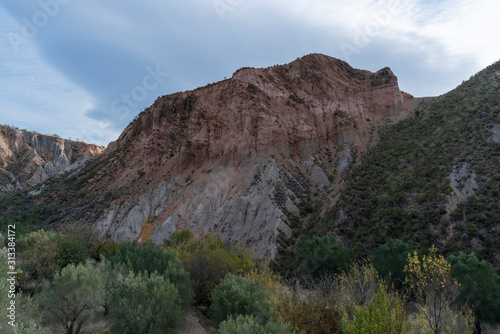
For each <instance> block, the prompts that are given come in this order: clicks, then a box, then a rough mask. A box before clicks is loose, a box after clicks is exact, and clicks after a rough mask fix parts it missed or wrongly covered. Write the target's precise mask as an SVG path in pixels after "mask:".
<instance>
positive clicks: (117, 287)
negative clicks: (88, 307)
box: [107, 272, 184, 334]
mask: <svg viewBox="0 0 500 334" xmlns="http://www.w3.org/2000/svg"><path fill="white" fill-rule="evenodd" d="M181 302H182V301H181V298H180V296H179V294H178V292H177V289H176V288H175V286H174V285H173V284H172V283H170V282H169V281H168V280H167V279H166V278H165V277H163V276H161V275H159V274H157V273H156V272H155V273H152V274H151V275H147V274H145V273H144V274H137V275H136V274H134V273H132V272H131V273H129V274H128V275H126V276H124V275H122V274H118V276H117V278H116V280H114V281H113V282H112V283H111V286H110V297H109V299H108V301H107V308H108V310H109V314H110V316H111V317H112V318H113V319H114V320H115V321H114V323H113V325H112V327H111V330H110V333H112V334H114V333H117V334H163V333H176V330H177V329H178V328H179V327H180V325H181V320H182V319H183V315H184V313H183V311H182V308H181V307H180V306H181Z"/></svg>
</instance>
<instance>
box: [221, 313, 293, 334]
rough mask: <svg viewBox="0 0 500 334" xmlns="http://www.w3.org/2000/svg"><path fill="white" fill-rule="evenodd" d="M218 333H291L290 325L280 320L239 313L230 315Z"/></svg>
mask: <svg viewBox="0 0 500 334" xmlns="http://www.w3.org/2000/svg"><path fill="white" fill-rule="evenodd" d="M217 333H218V334H289V333H292V330H291V329H290V327H289V326H287V325H284V324H282V323H281V322H278V321H268V322H264V323H263V322H262V321H261V320H260V319H258V318H256V317H254V316H253V315H239V316H237V317H236V319H235V318H233V317H229V318H228V319H227V320H225V321H223V322H222V323H221V324H220V326H219V329H218V331H217Z"/></svg>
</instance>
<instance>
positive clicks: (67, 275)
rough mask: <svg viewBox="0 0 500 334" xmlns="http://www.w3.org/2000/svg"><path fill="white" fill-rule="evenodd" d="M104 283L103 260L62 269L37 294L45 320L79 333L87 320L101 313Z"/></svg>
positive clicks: (65, 329)
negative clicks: (99, 262)
mask: <svg viewBox="0 0 500 334" xmlns="http://www.w3.org/2000/svg"><path fill="white" fill-rule="evenodd" d="M105 284H106V277H105V272H104V270H103V263H101V265H100V266H97V267H96V266H94V263H93V262H92V261H90V260H89V261H88V262H86V263H85V264H79V265H74V264H70V265H68V266H67V267H65V268H63V269H62V271H61V272H60V273H57V274H55V276H54V279H53V280H52V284H48V283H47V284H46V285H45V286H44V288H43V290H42V292H41V294H40V296H39V297H38V301H37V303H38V305H39V306H40V309H41V310H42V312H43V315H44V317H43V319H44V322H45V323H46V324H47V325H53V324H57V325H59V326H60V327H62V328H63V329H64V331H65V333H66V334H79V333H80V332H81V330H82V327H83V325H84V324H85V323H86V322H89V321H92V320H94V319H95V318H96V317H98V316H99V315H102V313H103V311H104V298H105Z"/></svg>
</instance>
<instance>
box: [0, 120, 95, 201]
mask: <svg viewBox="0 0 500 334" xmlns="http://www.w3.org/2000/svg"><path fill="white" fill-rule="evenodd" d="M103 151H104V148H103V147H100V146H96V145H89V144H85V143H82V142H75V141H71V140H64V139H61V138H59V137H57V136H48V135H41V134H38V133H34V132H29V131H26V130H19V129H16V128H13V127H9V126H5V125H0V196H1V195H2V194H5V193H7V192H12V191H15V190H23V189H28V188H30V187H33V186H36V185H39V184H42V183H43V182H45V181H46V180H47V179H48V178H49V177H53V176H56V175H60V174H63V173H65V172H67V171H70V170H74V169H76V168H79V167H82V166H83V165H84V163H85V162H86V161H88V159H89V158H91V157H93V156H96V155H99V154H101V153H102V152H103Z"/></svg>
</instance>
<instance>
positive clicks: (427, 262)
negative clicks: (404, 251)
mask: <svg viewBox="0 0 500 334" xmlns="http://www.w3.org/2000/svg"><path fill="white" fill-rule="evenodd" d="M405 273H406V279H405V283H406V284H407V285H408V287H409V288H410V289H411V291H412V292H413V293H414V294H415V297H416V298H417V301H418V302H419V303H420V310H421V312H422V314H423V315H424V317H425V320H426V321H427V323H428V325H429V329H430V331H431V332H432V333H434V334H440V333H442V332H443V331H445V329H446V325H447V324H450V323H454V324H456V325H458V326H459V327H460V328H463V327H466V328H467V330H466V331H463V333H469V332H470V333H472V331H473V321H472V319H473V317H472V316H471V313H470V312H469V311H468V310H467V309H464V310H463V311H462V312H458V314H457V312H453V310H452V303H453V302H454V301H455V299H456V298H457V296H458V294H459V289H458V288H459V283H458V282H457V281H456V280H455V279H453V277H452V276H451V266H450V264H449V263H448V261H446V259H445V258H444V257H443V256H442V255H437V249H436V248H435V247H434V246H432V247H431V249H430V250H429V254H428V255H425V256H423V257H422V259H420V258H419V256H418V255H417V252H414V253H413V255H411V254H410V255H408V264H407V265H406V267H405ZM460 313H461V314H460ZM461 315H462V316H461ZM455 316H458V318H460V319H461V320H459V321H454V322H452V321H449V318H450V317H455ZM464 323H465V325H462V324H464Z"/></svg>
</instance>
